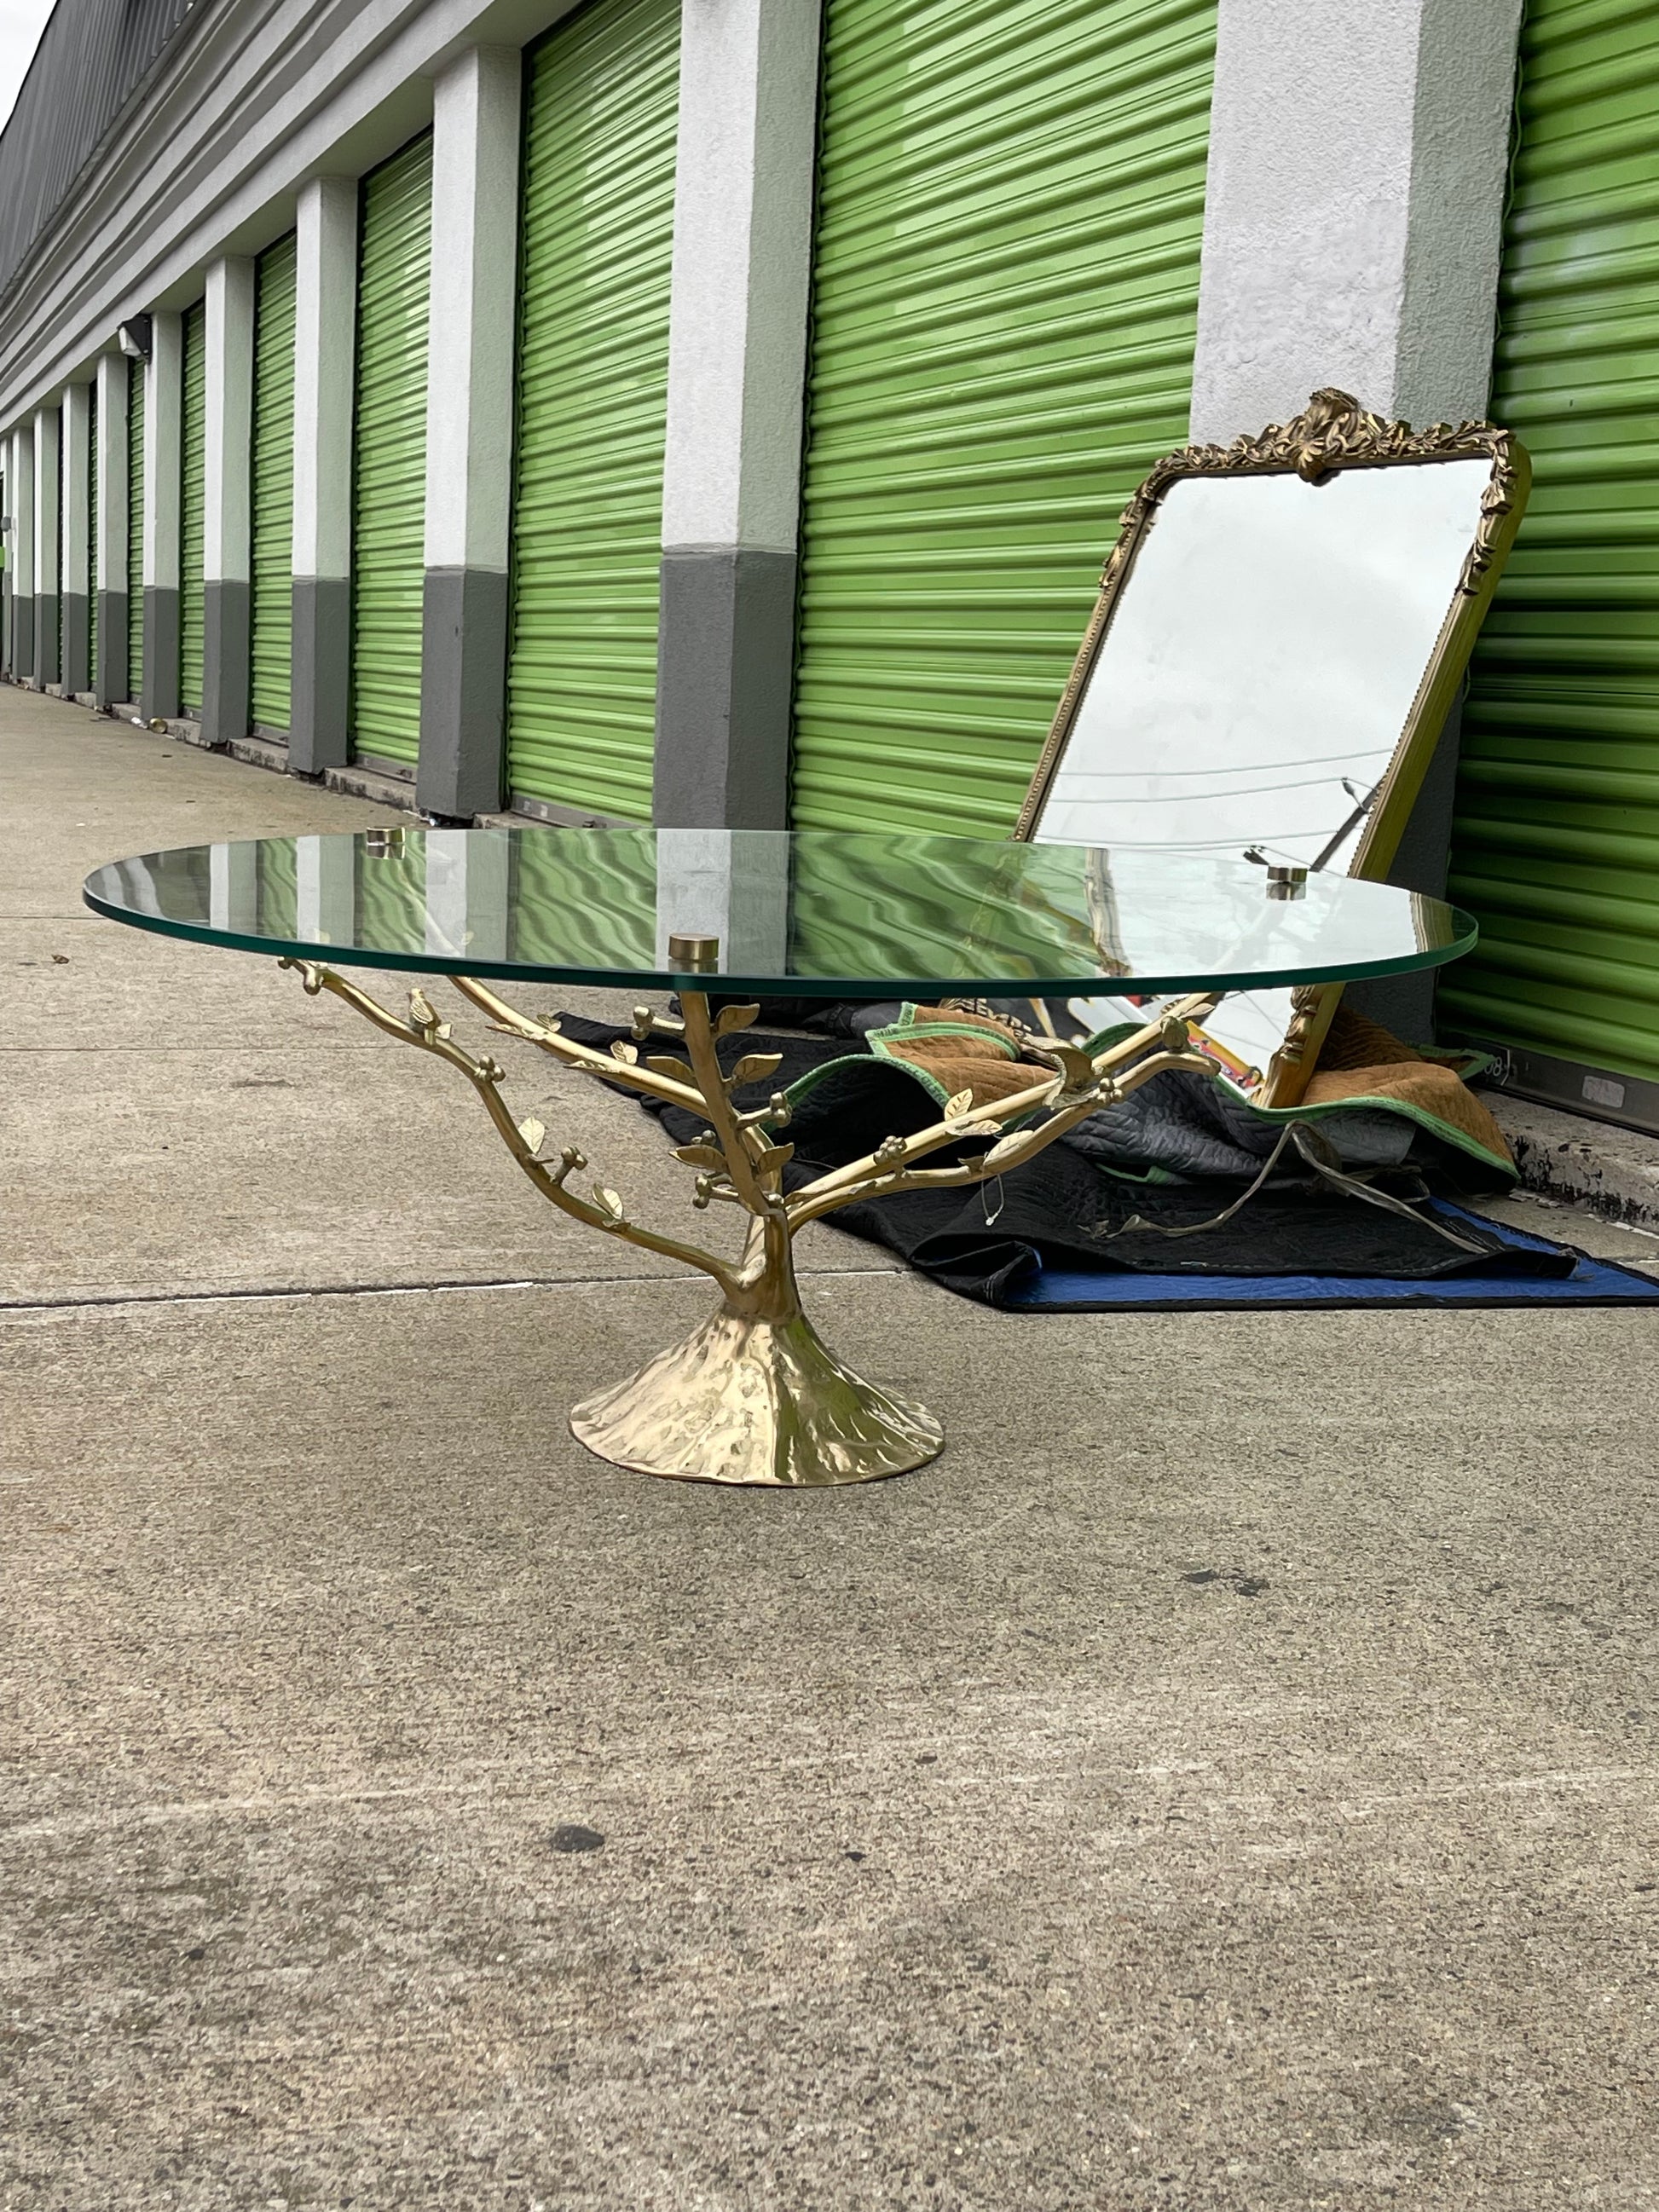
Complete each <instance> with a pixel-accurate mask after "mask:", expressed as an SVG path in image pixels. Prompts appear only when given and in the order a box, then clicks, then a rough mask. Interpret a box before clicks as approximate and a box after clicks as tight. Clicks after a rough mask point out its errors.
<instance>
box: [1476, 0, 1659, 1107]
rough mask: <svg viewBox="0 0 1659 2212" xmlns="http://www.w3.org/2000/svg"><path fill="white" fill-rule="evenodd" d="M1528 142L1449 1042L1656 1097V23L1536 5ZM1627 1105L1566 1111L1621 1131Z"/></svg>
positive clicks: (1608, 1096)
mask: <svg viewBox="0 0 1659 2212" xmlns="http://www.w3.org/2000/svg"><path fill="white" fill-rule="evenodd" d="M1519 123H1520V131H1519V138H1518V145H1517V152H1516V163H1515V173H1514V180H1513V190H1512V200H1511V205H1510V215H1509V222H1508V232H1507V237H1506V240H1505V246H1504V267H1503V277H1502V283H1501V289H1500V295H1499V311H1498V312H1499V338H1498V356H1497V364H1496V372H1495V378H1494V383H1493V389H1492V407H1491V412H1492V416H1493V418H1494V419H1495V420H1496V421H1498V422H1504V423H1509V424H1510V425H1512V426H1513V428H1515V429H1516V431H1517V432H1518V433H1519V434H1520V435H1521V437H1522V439H1523V440H1524V441H1525V443H1526V444H1527V446H1528V448H1529V449H1530V451H1531V453H1532V459H1533V469H1534V477H1533V491H1532V500H1531V503H1530V505H1529V507H1528V511H1527V516H1526V520H1524V521H1523V523H1522V526H1521V535H1520V538H1519V539H1518V541H1517V543H1516V550H1515V552H1514V554H1513V555H1512V556H1511V558H1510V564H1509V568H1508V571H1507V573H1506V574H1505V575H1504V580H1503V584H1502V586H1501V587H1500V590H1499V592H1498V603H1497V605H1496V607H1495V608H1494V610H1493V612H1492V615H1491V617H1489V618H1488V620H1487V623H1486V629H1485V632H1484V634H1483V636H1482V639H1481V642H1480V647H1479V649H1478V652H1477V655H1476V659H1475V665H1474V684H1473V686H1472V689H1471V692H1470V696H1469V699H1468V706H1467V708H1466V711H1465V714H1464V720H1463V743H1462V770H1461V774H1460V781H1459V789H1458V799H1457V810H1456V817H1455V826H1454V832H1453V850H1452V876H1451V890H1452V896H1454V897H1455V898H1456V899H1457V900H1458V901H1459V902H1461V903H1462V904H1464V905H1467V906H1468V907H1469V908H1472V909H1473V911H1474V914H1475V915H1477V917H1478V918H1479V920H1480V930H1481V942H1480V950H1479V951H1477V952H1476V953H1475V955H1474V957H1473V958H1471V959H1469V960H1467V961H1462V962H1460V963H1458V964H1457V966H1456V967H1455V968H1453V969H1449V970H1448V971H1447V973H1446V975H1445V976H1444V977H1443V980H1442V982H1441V986H1440V992H1439V999H1438V1007H1439V1018H1440V1024H1441V1026H1442V1028H1443V1029H1444V1030H1449V1032H1450V1033H1452V1034H1455V1035H1458V1036H1474V1037H1478V1038H1480V1039H1482V1040H1485V1041H1489V1042H1497V1043H1500V1044H1504V1045H1508V1046H1511V1047H1516V1048H1520V1049H1521V1050H1522V1051H1523V1052H1525V1053H1528V1054H1543V1055H1546V1056H1547V1057H1548V1058H1551V1059H1553V1060H1558V1061H1565V1062H1577V1063H1579V1064H1581V1065H1582V1066H1588V1067H1589V1068H1591V1069H1598V1068H1600V1069H1610V1070H1613V1071H1614V1072H1615V1073H1623V1074H1625V1075H1628V1076H1635V1077H1638V1078H1640V1079H1645V1080H1646V1081H1648V1082H1659V472H1656V465H1655V453H1656V445H1655V430H1654V421H1655V411H1656V408H1659V194H1656V190H1655V185H1654V155H1653V146H1654V137H1655V132H1656V130H1659V15H1655V13H1654V11H1653V9H1652V8H1651V6H1650V4H1644V0H1625V4H1622V5H1613V6H1610V5H1609V4H1608V0H1532V4H1531V6H1530V8H1529V9H1528V15H1527V21H1526V25H1525V28H1524V31H1523V33H1522V70H1521V90H1520V104H1519ZM1523 1087H1526V1088H1533V1087H1535V1085H1533V1084H1531V1083H1527V1084H1525V1085H1523ZM1548 1087H1551V1088H1553V1085H1550V1086H1548ZM1622 1088H1623V1086H1622V1085H1620V1084H1618V1083H1614V1084H1613V1085H1607V1084H1605V1083H1602V1084H1599V1085H1598V1084H1597V1083H1596V1081H1595V1078H1594V1077H1592V1078H1591V1087H1590V1089H1589V1091H1585V1090H1584V1089H1583V1085H1582V1083H1580V1084H1577V1085H1571V1086H1569V1089H1568V1090H1567V1091H1557V1093H1556V1095H1561V1096H1564V1097H1568V1098H1569V1099H1570V1100H1571V1094H1572V1091H1575V1090H1576V1091H1577V1103H1582V1104H1584V1105H1588V1106H1589V1107H1591V1108H1592V1109H1612V1110H1615V1111H1617V1110H1619V1109H1620V1108H1621V1107H1628V1105H1629V1103H1630V1102H1629V1101H1627V1100H1625V1099H1622V1098H1620V1097H1614V1096H1613V1095H1612V1094H1613V1092H1616V1091H1620V1090H1621V1089H1622Z"/></svg>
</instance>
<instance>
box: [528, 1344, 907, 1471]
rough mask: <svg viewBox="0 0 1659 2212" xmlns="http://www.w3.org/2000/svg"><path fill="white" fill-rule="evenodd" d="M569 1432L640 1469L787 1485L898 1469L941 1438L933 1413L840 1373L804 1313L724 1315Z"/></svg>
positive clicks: (578, 1411) (589, 1404)
mask: <svg viewBox="0 0 1659 2212" xmlns="http://www.w3.org/2000/svg"><path fill="white" fill-rule="evenodd" d="M570 1432H571V1434H572V1435H573V1436H574V1437H575V1438H576V1440H577V1442H578V1443H583V1444H586V1447H587V1449H588V1450H589V1451H591V1452H594V1453H597V1455H599V1458H600V1459H608V1460H610V1461H611V1462H612V1463H613V1464H614V1465H616V1466H617V1467H626V1468H633V1469H634V1470H635V1472H636V1473H638V1474H657V1475H662V1476H665V1477H666V1478H667V1479H668V1480H671V1481H674V1482H727V1483H746V1484H751V1485H754V1486H759V1487H763V1488H770V1489H783V1490H805V1489H817V1488H823V1487H826V1486H829V1485H832V1484H836V1483H843V1482H875V1481H878V1480H880V1479H881V1478H882V1477H883V1476H884V1475H889V1474H904V1473H905V1472H906V1470H907V1469H908V1468H913V1467H921V1466H923V1465H924V1464H925V1463H926V1462H927V1461H928V1460H930V1459H932V1458H933V1456H934V1455H935V1454H936V1453H937V1452H938V1451H939V1448H940V1446H941V1445H942V1444H943V1443H944V1441H945V1431H944V1430H943V1428H942V1427H941V1426H940V1425H939V1422H937V1421H936V1420H935V1419H933V1415H932V1414H931V1413H926V1412H924V1411H923V1410H922V1408H921V1407H919V1406H907V1405H905V1404H904V1403H903V1402H902V1401H901V1400H899V1399H896V1398H891V1397H889V1395H887V1393H886V1392H885V1391H884V1390H878V1389H876V1388H875V1386H874V1385H873V1384H872V1383H866V1382H865V1381H863V1380H862V1378H861V1377H860V1376H857V1375H854V1373H852V1371H851V1370H849V1369H848V1368H846V1367H843V1366H842V1364H841V1362H840V1361H839V1360H838V1359H836V1358H835V1356H834V1355H833V1353H831V1352H829V1350H827V1349H826V1347H825V1346H824V1345H823V1343H822V1342H821V1341H820V1340H819V1338H818V1336H817V1332H816V1331H815V1330H814V1329H813V1328H812V1326H811V1322H808V1321H807V1320H806V1318H805V1316H804V1315H797V1316H795V1318H794V1319H793V1320H792V1321H787V1322H764V1321H754V1320H750V1319H749V1318H747V1317H746V1316H744V1315H741V1314H733V1313H726V1312H720V1313H717V1314H715V1315H714V1316H712V1317H711V1318H710V1319H709V1320H708V1321H706V1322H704V1323H703V1325H702V1328H698V1329H695V1330H694V1331H693V1332H692V1334H690V1336H688V1337H687V1338H686V1339H685V1340H684V1342H683V1343H680V1344H677V1345H674V1346H671V1348H670V1349H669V1350H668V1351H666V1352H659V1353H658V1354H657V1357H656V1358H654V1359H653V1360H652V1361H650V1362H649V1363H648V1364H647V1365H646V1366H644V1367H642V1368H641V1370H640V1371H639V1373H638V1374H637V1375H633V1376H629V1379H628V1380H627V1381H626V1382H625V1383H613V1384H612V1385H611V1388H610V1389H608V1390H600V1391H598V1392H596V1393H595V1395H593V1396H592V1397H591V1398H586V1399H584V1400H583V1401H582V1403H581V1404H580V1406H578V1407H576V1408H575V1409H574V1412H573V1413H572V1414H571V1416H570Z"/></svg>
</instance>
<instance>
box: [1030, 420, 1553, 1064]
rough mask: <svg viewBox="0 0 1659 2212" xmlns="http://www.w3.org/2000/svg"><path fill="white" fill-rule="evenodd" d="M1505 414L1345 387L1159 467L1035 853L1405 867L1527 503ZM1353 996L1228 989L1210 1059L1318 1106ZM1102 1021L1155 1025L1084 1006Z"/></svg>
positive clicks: (1111, 564)
mask: <svg viewBox="0 0 1659 2212" xmlns="http://www.w3.org/2000/svg"><path fill="white" fill-rule="evenodd" d="M1530 476H1531V471H1530V466H1529V464H1528V459H1527V455H1526V452H1525V449H1524V448H1523V447H1522V446H1521V445H1520V444H1519V443H1518V442H1517V441H1516V440H1515V439H1514V438H1513V437H1512V436H1511V435H1510V433H1509V432H1508V431H1507V430H1501V429H1498V428H1495V427H1494V426H1493V425H1492V424H1491V423H1489V422H1464V423H1460V424H1458V425H1456V426H1455V427H1453V426H1451V425H1449V424H1445V423H1440V424H1437V425H1436V426H1435V427H1434V428H1431V429H1427V430H1413V428H1411V427H1410V425H1409V424H1407V423H1405V422H1387V421H1385V420H1383V417H1381V416H1376V415H1372V414H1369V413H1367V412H1366V411H1365V410H1364V409H1363V408H1361V407H1360V406H1359V404H1358V402H1357V401H1356V400H1353V399H1352V398H1349V397H1348V395H1347V394H1346V392H1336V391H1330V390H1327V391H1321V392H1315V393H1314V395H1313V397H1312V398H1310V401H1309V403H1308V405H1307V407H1306V409H1305V410H1304V412H1303V413H1302V414H1300V415H1298V416H1296V418H1295V419H1294V420H1293V421H1291V422H1285V423H1281V424H1274V425H1273V426H1271V427H1270V428H1267V429H1266V430H1264V431H1263V432H1262V433H1261V435H1260V436H1259V437H1242V438H1239V439H1237V440H1236V441H1234V443H1233V444H1231V446H1189V447H1186V448H1185V449H1184V450H1183V451H1182V452H1180V453H1171V454H1170V455H1169V456H1168V457H1167V458H1166V459H1164V460H1161V461H1159V462H1158V465H1157V466H1156V467H1155V468H1154V469H1153V470H1152V473H1151V474H1150V475H1149V476H1148V477H1147V478H1146V482H1145V483H1143V484H1142V485H1141V487H1140V489H1139V491H1137V492H1136V494H1135V495H1134V497H1133V500H1132V501H1130V503H1129V505H1128V507H1127V508H1126V509H1125V511H1124V514H1123V520H1122V528H1121V534H1120V536H1119V538H1118V541H1117V544H1115V547H1114V548H1113V550H1112V553H1111V556H1110V558H1109V560H1108V562H1107V563H1106V568H1105V571H1104V574H1103V576H1102V578H1101V586H1100V596H1099V599H1097V603H1096V605H1095V611H1094V613H1093V616H1092V617H1091V620H1090V623H1089V626H1088V629H1086V631H1085V634H1084V638H1083V643H1082V646H1081V647H1080V648H1079V653H1078V656H1077V659H1076V662H1075V664H1074V665H1073V670H1072V674H1071V678H1070V681H1069V682H1068V683H1067V684H1066V690H1065V692H1064V694H1063V696H1062V697H1061V699H1060V708H1059V711H1058V713H1057V714H1055V717H1054V726H1053V728H1052V729H1051V730H1050V732H1049V734H1048V742H1047V744H1045V745H1044V747H1043V750H1042V757H1041V759H1040V760H1039V761H1038V763H1037V767H1036V774H1035V775H1033V776H1032V778H1031V783H1030V789H1029V791H1028V792H1027V793H1026V798H1025V804H1024V809H1023V811H1022V812H1021V814H1020V817H1019V823H1018V828H1017V829H1016V830H1015V832H1014V834H1015V836H1016V837H1017V838H1021V839H1028V840H1032V841H1035V842H1043V843H1059V842H1065V843H1073V844H1088V845H1094V846H1098V847H1100V848H1103V864H1104V865H1106V866H1113V865H1116V866H1130V867H1132V866H1133V859H1132V856H1133V854H1135V853H1136V852H1139V851H1145V850H1146V848H1158V849H1160V850H1166V851H1167V850H1182V849H1184V850H1188V851H1194V852H1204V853H1211V854H1218V855H1226V856H1229V857H1237V855H1238V854H1241V853H1243V854H1248V855H1249V857H1250V858H1252V859H1255V860H1260V861H1261V864H1262V890H1263V896H1264V899H1266V898H1267V897H1279V898H1285V897H1295V896H1297V891H1298V887H1299V884H1300V882H1301V881H1302V880H1303V879H1304V877H1305V873H1306V872H1307V871H1309V870H1312V869H1319V868H1334V869H1338V870H1340V871H1342V872H1345V873H1346V874H1349V875H1355V876H1366V877H1371V878H1379V877H1382V876H1383V875H1384V874H1386V872H1387V871H1388V869H1389V866H1390V864H1391V863H1392V861H1393V860H1394V858H1395V852H1396V850H1397V848H1398V846H1399V843H1400V838H1401V832H1402V831H1403V829H1404V828H1405V826H1406V823H1407V818H1408V817H1409V815H1410V813H1411V811H1412V806H1413V802H1414V801H1415V799H1416V798H1417V795H1418V792H1419V788H1420V787H1421V785H1422V782H1423V778H1424V775H1425V772H1426V770H1427V768H1428V765H1429V763H1430V760H1431V757H1432V755H1433V752H1434V750H1435V746H1436V744H1437V740H1438V738H1439V735H1440V731H1441V728H1442V726H1443V723H1444V721H1445V719H1446V715H1447V714H1448V712H1449V709H1450V708H1451V706H1452V703H1453V702H1454V700H1455V697H1456V696H1457V691H1458V687H1459V685H1460V684H1461V683H1462V678H1463V672H1464V670H1465V667H1466V666H1467V665H1468V658H1469V653H1470V651H1471V648H1472V647H1473V646H1474V640H1475V636H1476V634H1477V632H1478V631H1479V629H1480V624H1481V622H1482V620H1483V618H1484V617H1485V615H1486V609H1487V607H1488V605H1490V603H1491V600H1492V592H1493V590H1494V589H1495V587H1496V586H1497V582H1498V576H1499V574H1500V573H1501V571H1502V569H1503V566H1504V561H1505V559H1506V558H1507V556H1508V554H1509V550H1510V545H1511V544H1513V543H1514V539H1515V533H1516V529H1517V528H1518V526H1519V525H1520V520H1521V516H1522V510H1523V508H1524V507H1525V505H1526V499H1527V490H1528V483H1529V482H1530ZM1340 991H1341V986H1340V984H1315V985H1310V986H1305V987H1303V988H1302V989H1301V990H1299V991H1297V993H1295V994H1291V993H1290V992H1288V991H1286V992H1263V993H1258V994H1254V995H1247V996H1243V997H1239V998H1234V999H1229V1000H1225V1001H1224V1002H1223V1004H1222V1005H1221V1006H1220V1007H1219V1008H1218V1010H1217V1011H1216V1012H1214V1013H1213V1014H1212V1015H1211V1016H1210V1017H1209V1018H1208V1019H1207V1021H1206V1035H1207V1038H1208V1042H1209V1048H1210V1049H1211V1050H1212V1052H1213V1053H1214V1054H1215V1055H1216V1056H1217V1057H1218V1058H1219V1059H1220V1060H1222V1062H1223V1065H1224V1066H1225V1068H1226V1070H1227V1072H1228V1073H1230V1074H1231V1076H1232V1077H1233V1079H1234V1080H1235V1081H1237V1083H1238V1084H1239V1085H1241V1087H1242V1088H1243V1089H1244V1090H1246V1091H1249V1093H1250V1095H1251V1096H1253V1097H1255V1098H1256V1099H1257V1100H1258V1102H1259V1103H1261V1104H1264V1105H1272V1106H1289V1105H1294V1104H1296V1103H1297V1101H1298V1100H1299V1099H1300V1097H1301V1096H1302V1091H1303V1089H1304V1086H1305V1085H1306V1083H1307V1080H1308V1078H1309V1076H1310V1073H1312V1070H1313V1066H1314V1062H1315V1060H1316V1057H1317V1054H1318V1051H1319V1047H1320V1044H1321V1042H1322V1040H1323V1038H1324V1035H1325V1032H1326V1030H1327V1029H1328V1026H1329V1024H1330V1019H1331V1016H1332V1014H1333V1013H1334V1011H1335V1008H1336V1003H1337V1000H1338V998H1339V997H1340ZM1070 1011H1071V1015H1072V1018H1073V1020H1075V1021H1080V1022H1081V1023H1082V1024H1084V1025H1085V1028H1090V1029H1098V1028H1102V1027H1104V1026H1106V1025H1107V1024H1109V1022H1111V1021H1113V1020H1116V1019H1121V1018H1127V1017H1129V1016H1130V1015H1133V1017H1134V1018H1136V1019H1141V1020H1144V1019H1145V1018H1146V1015H1145V1012H1144V1010H1143V1009H1141V1008H1139V1007H1138V1006H1137V1007H1131V1006H1127V1004H1126V1005H1123V1006H1119V1005H1118V1004H1117V1003H1116V1002H1115V1001H1112V1000H1088V1001H1083V1000H1078V1001H1073V1002H1072V1006H1071V1009H1070Z"/></svg>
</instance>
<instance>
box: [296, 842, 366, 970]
mask: <svg viewBox="0 0 1659 2212" xmlns="http://www.w3.org/2000/svg"><path fill="white" fill-rule="evenodd" d="M294 870H295V909H296V913H297V916H298V921H297V931H298V934H299V936H300V937H301V939H303V940H304V942H305V943H307V944H308V945H349V944H350V942H351V939H352V934H353V932H354V930H355V928H356V919H357V848H356V842H354V841H353V840H352V839H351V838H349V837H301V838H297V839H296V840H295V853H294Z"/></svg>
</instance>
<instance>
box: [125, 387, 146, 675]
mask: <svg viewBox="0 0 1659 2212" xmlns="http://www.w3.org/2000/svg"><path fill="white" fill-rule="evenodd" d="M143 682H144V364H143V362H139V361H135V362H131V363H130V364H129V367H128V372H127V697H128V698H129V699H136V698H137V696H138V694H139V692H140V691H141V690H142V689H143Z"/></svg>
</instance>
